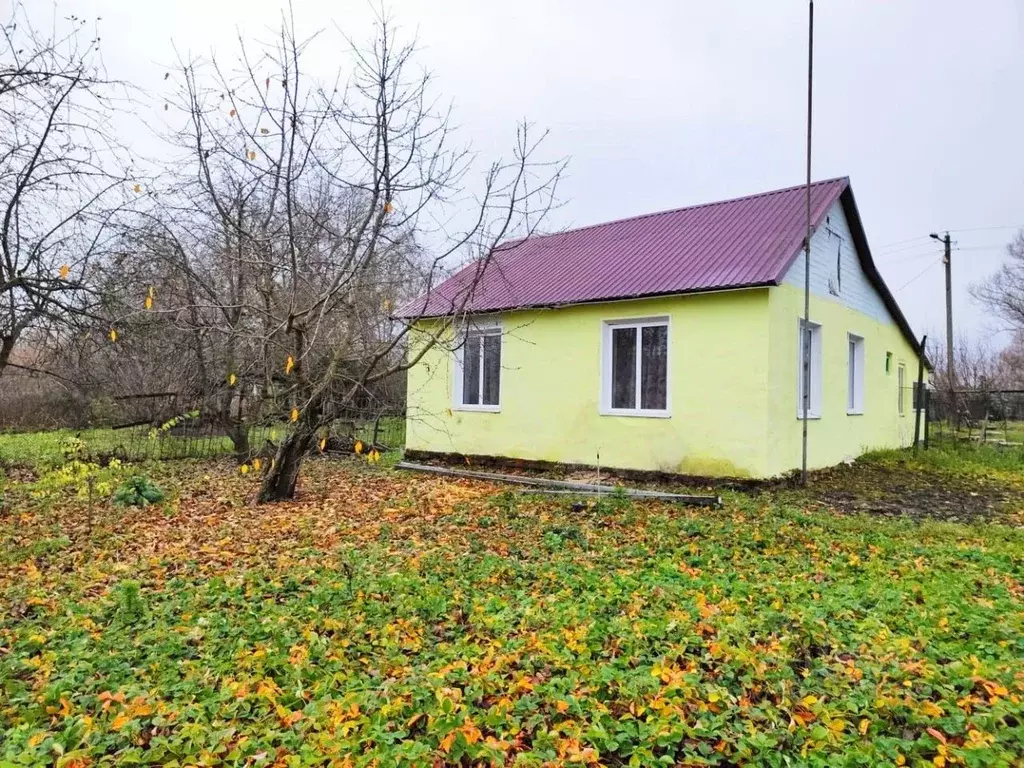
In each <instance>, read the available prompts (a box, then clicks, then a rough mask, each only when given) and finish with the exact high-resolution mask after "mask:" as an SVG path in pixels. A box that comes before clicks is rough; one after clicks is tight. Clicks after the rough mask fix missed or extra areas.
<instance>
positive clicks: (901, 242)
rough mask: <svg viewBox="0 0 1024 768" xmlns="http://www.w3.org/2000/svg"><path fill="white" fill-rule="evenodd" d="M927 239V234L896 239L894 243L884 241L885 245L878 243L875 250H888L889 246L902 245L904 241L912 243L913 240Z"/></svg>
mask: <svg viewBox="0 0 1024 768" xmlns="http://www.w3.org/2000/svg"><path fill="white" fill-rule="evenodd" d="M927 239H928V235H918V236H917V237H911V238H909V239H907V240H897V241H896V242H895V243H886V244H885V245H880V246H878V248H877V249H876V250H877V251H886V250H889V249H890V248H892V247H893V246H895V245H903V244H904V243H913V242H915V241H917V240H927Z"/></svg>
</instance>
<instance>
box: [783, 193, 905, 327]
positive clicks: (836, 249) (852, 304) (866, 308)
mask: <svg viewBox="0 0 1024 768" xmlns="http://www.w3.org/2000/svg"><path fill="white" fill-rule="evenodd" d="M782 281H783V282H784V283H789V284H790V285H795V286H797V287H799V288H801V289H802V288H803V287H804V254H803V251H802V250H801V252H800V255H799V256H797V258H796V261H794V262H793V266H792V267H790V268H789V271H788V272H787V273H786V276H785V277H784V278H783V280H782ZM811 293H813V294H814V295H816V296H820V297H822V298H826V299H831V300H833V301H837V302H839V303H840V304H843V305H845V306H847V307H849V308H850V309H853V310H856V311H857V312H861V313H863V314H865V315H868V316H869V317H873V318H874V319H875V320H878V321H879V322H883V323H891V322H893V319H892V315H890V314H889V310H888V309H887V308H886V306H885V303H884V302H883V301H882V297H881V296H879V295H878V291H876V290H875V287H874V285H872V284H871V281H870V280H868V276H867V275H866V274H864V270H863V269H861V266H860V260H859V259H858V258H857V250H856V247H855V246H854V244H853V237H852V235H851V234H850V227H849V225H848V224H847V221H846V214H845V213H843V206H842V204H841V203H840V201H838V200H837V201H836V202H835V203H833V204H832V207H831V208H830V209H829V212H828V215H827V216H826V217H825V221H823V222H822V223H821V224H820V225H819V226H818V229H817V231H816V232H815V233H814V235H812V236H811Z"/></svg>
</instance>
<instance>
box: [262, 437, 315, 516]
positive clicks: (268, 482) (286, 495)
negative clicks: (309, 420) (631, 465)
mask: <svg viewBox="0 0 1024 768" xmlns="http://www.w3.org/2000/svg"><path fill="white" fill-rule="evenodd" d="M314 437H315V434H314V433H313V432H310V431H309V430H307V429H305V428H303V427H301V426H300V427H298V428H297V429H296V430H295V432H293V433H292V434H290V435H288V437H286V438H285V439H284V442H282V443H281V447H280V448H278V449H277V456H275V457H274V461H273V462H271V465H270V470H269V471H268V472H267V474H266V475H265V476H264V478H263V485H262V486H261V487H260V496H259V501H260V503H261V504H264V503H266V502H270V501H285V500H286V499H293V498H295V485H296V483H297V482H298V479H299V469H301V467H302V460H303V459H304V458H306V454H308V453H309V449H310V447H311V446H312V445H313V439H314Z"/></svg>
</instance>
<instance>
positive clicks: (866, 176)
mask: <svg viewBox="0 0 1024 768" xmlns="http://www.w3.org/2000/svg"><path fill="white" fill-rule="evenodd" d="M34 1H35V0H34ZM62 3H63V5H61V6H60V7H62V8H63V7H67V8H69V9H73V10H74V12H75V13H77V14H78V15H80V16H100V17H102V21H101V22H100V32H101V34H102V38H103V54H104V59H105V61H106V64H107V68H108V70H109V72H110V74H111V75H112V76H114V77H123V78H126V79H130V80H132V81H133V82H134V83H135V84H136V85H138V86H139V87H140V88H141V89H142V90H143V91H150V92H153V93H158V92H159V91H160V89H161V87H162V85H161V81H162V78H163V74H164V73H165V72H166V70H167V65H168V64H171V63H173V62H174V60H175V52H174V47H173V46H176V47H177V49H178V50H179V51H181V52H183V53H186V54H187V53H191V54H195V55H206V54H208V53H209V52H210V51H211V49H212V50H215V51H218V52H221V53H224V54H231V53H233V52H234V44H235V41H236V40H237V37H238V34H239V32H242V33H243V34H245V35H246V36H253V37H257V38H264V39H265V38H266V37H267V36H268V35H267V32H268V30H269V29H270V28H272V27H274V26H276V25H277V23H278V20H279V18H280V10H281V7H282V5H283V3H282V2H275V1H274V0H244V1H243V0H216V2H213V1H211V0H175V1H174V2H166V3H138V2H128V0H74V2H71V0H62ZM43 4H44V3H42V2H40V6H41V5H43ZM292 5H293V9H294V13H295V16H296V20H297V23H298V27H299V29H300V32H305V33H311V32H314V31H316V30H318V29H331V30H333V27H334V25H335V24H337V25H338V26H339V27H340V28H342V29H343V30H344V31H345V32H346V34H348V35H350V36H353V37H355V38H357V39H358V38H365V37H368V36H369V35H370V34H371V23H372V17H373V6H372V5H371V4H370V3H368V2H365V0H352V1H351V2H350V1H349V0H331V2H327V1H326V0H293V2H292ZM386 7H387V8H389V9H390V11H391V12H392V14H393V16H394V17H395V18H396V20H397V21H398V22H399V24H400V25H401V27H402V28H403V29H404V30H405V31H406V32H407V33H408V34H409V35H416V36H418V39H419V42H420V44H421V47H422V51H421V54H420V60H419V63H420V64H421V65H422V66H424V67H426V68H428V69H430V70H432V71H433V72H434V74H435V76H436V82H435V87H436V89H437V92H438V94H439V95H441V96H443V97H444V99H446V100H451V101H452V102H453V105H454V110H455V118H456V122H457V124H458V125H459V126H460V131H461V138H462V139H463V140H465V141H468V142H470V143H471V144H472V145H473V147H474V149H475V150H476V151H477V152H478V153H479V154H480V156H481V157H482V158H485V159H490V158H493V157H496V156H498V155H500V154H503V153H504V154H506V155H507V153H508V152H509V149H510V148H511V146H512V143H513V139H514V130H515V124H516V121H517V120H521V119H522V118H524V117H526V118H528V119H529V120H531V121H533V122H535V123H536V124H537V125H538V127H540V128H547V129H550V131H551V134H550V138H549V141H548V145H547V152H548V153H549V154H550V155H551V156H552V157H559V156H568V157H570V159H571V160H570V164H569V169H568V175H567V177H566V179H565V180H564V182H563V185H562V188H561V196H562V197H563V198H564V199H565V201H566V204H565V205H564V206H563V207H562V208H560V209H559V210H558V211H556V212H555V213H554V215H553V218H552V220H551V225H550V226H551V227H553V228H563V227H576V226H584V225H588V224H593V223H598V222H601V221H607V220H611V219H619V218H623V217H627V216H632V215H637V214H642V213H647V212H651V211H658V210H664V209H669V208H678V207H682V206H686V205H693V204H698V203H702V202H706V201H710V200H719V199H725V198H730V197H737V196H741V195H746V194H752V193H756V192H760V191H764V190H768V189H774V188H780V187H785V186H790V185H793V184H797V183H800V181H801V180H802V179H803V175H804V157H803V155H804V120H805V111H804V110H805V99H806V81H805V79H804V78H805V77H806V11H807V6H806V3H805V2H802V0H788V1H782V0H777V1H776V2H771V3H764V2H754V1H753V0H713V1H712V0H704V1H702V2H698V1H697V0H691V1H690V2H686V3H680V2H676V0H648V2H646V3H643V4H632V3H623V2H621V1H620V0H516V2H514V3H513V2H502V3H497V2H488V3H481V2H479V0H433V1H432V2H430V3H424V2H422V0H392V1H391V2H390V3H387V4H386ZM815 13H816V29H815V114H814V119H815V129H814V164H813V165H814V170H813V175H814V177H815V178H816V179H822V178H830V177H836V176H845V175H849V176H850V178H851V181H852V183H853V188H854V190H855V193H856V196H857V203H858V207H859V209H860V212H861V216H862V218H863V222H864V225H865V228H866V230H867V235H868V241H869V243H870V245H871V248H872V252H873V254H874V258H875V262H876V263H877V264H878V267H879V269H880V271H881V273H882V276H883V277H884V278H885V280H886V282H887V283H888V285H889V287H890V289H891V290H892V291H893V292H894V294H895V295H896V298H897V299H898V301H899V302H900V305H901V306H902V308H903V310H904V312H905V314H906V315H907V316H908V319H909V320H910V322H911V324H912V325H913V326H914V328H915V330H916V331H917V332H918V333H924V332H929V333H931V334H932V335H933V336H940V335H941V334H942V327H943V317H944V315H943V276H942V267H941V263H940V257H941V248H940V246H939V245H938V244H937V243H935V242H934V241H932V240H930V239H929V238H928V234H929V233H930V232H933V231H944V230H946V229H951V230H954V231H953V238H954V240H955V241H956V242H957V243H958V247H959V250H957V251H955V252H954V254H953V269H954V316H955V318H956V319H957V326H958V328H960V329H962V330H963V331H965V332H967V333H969V334H970V335H971V336H972V337H974V338H982V337H992V338H993V341H996V342H1000V341H1005V340H1006V334H1005V333H1003V334H1002V335H996V336H994V337H993V336H992V332H993V331H997V330H999V329H1000V327H1001V326H1000V324H999V323H998V322H996V321H993V320H991V319H987V318H986V317H985V312H984V311H983V310H982V308H980V307H978V306H977V305H975V304H974V303H973V302H972V301H971V299H970V297H969V295H968V291H967V286H968V285H969V283H970V282H972V281H975V280H978V279H980V278H982V277H984V276H985V275H987V274H989V273H991V272H992V271H994V270H995V269H996V268H997V267H998V265H999V263H1000V261H1001V259H1002V258H1003V254H1004V248H1005V244H1006V243H1007V242H1008V241H1009V240H1010V238H1011V236H1012V235H1013V232H1014V229H1013V228H1012V226H1018V225H1024V142H1022V141H1021V139H1020V131H1021V127H1022V126H1024V100H1022V99H1021V98H1020V94H1021V93H1024V3H1021V2H1020V1H1019V0H984V2H981V3H964V2H962V0H902V1H901V2H899V3H892V2H871V3H865V2H863V0H828V1H827V2H818V3H817V5H816V7H815ZM327 39H328V38H326V37H325V41H326V40H327ZM331 39H333V41H334V42H335V43H336V41H337V38H336V37H332V38H331ZM172 44H173V45H172ZM311 52H312V53H313V57H312V63H313V67H314V68H322V73H321V72H314V74H322V76H323V77H324V78H325V79H326V78H329V77H331V76H332V75H333V73H334V71H335V70H336V69H337V67H338V65H339V63H343V56H342V54H340V53H339V51H338V48H337V46H336V45H330V44H326V42H325V44H324V45H322V46H321V47H320V48H319V49H315V50H313V51H311ZM150 106H152V109H153V117H154V119H158V117H159V114H160V113H159V111H158V110H157V109H156V106H155V104H154V105H150ZM150 106H146V107H144V108H145V109H149V108H150ZM139 140H140V142H143V143H144V142H145V141H146V139H145V137H143V136H141V134H140V139H139Z"/></svg>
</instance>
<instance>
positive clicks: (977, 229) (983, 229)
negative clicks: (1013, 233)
mask: <svg viewBox="0 0 1024 768" xmlns="http://www.w3.org/2000/svg"><path fill="white" fill-rule="evenodd" d="M996 229H1024V224H1005V225H1000V226H998V227H973V228H971V229H951V230H949V231H950V232H991V231H993V230H996Z"/></svg>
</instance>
